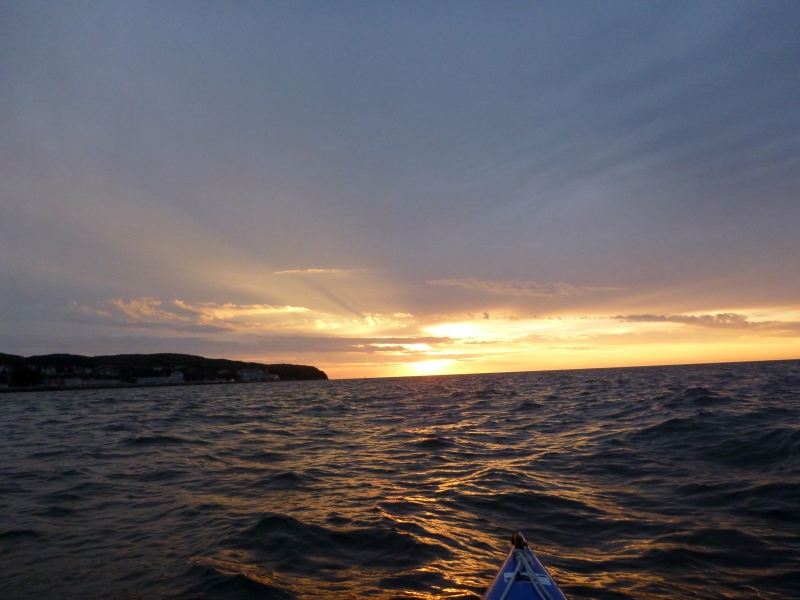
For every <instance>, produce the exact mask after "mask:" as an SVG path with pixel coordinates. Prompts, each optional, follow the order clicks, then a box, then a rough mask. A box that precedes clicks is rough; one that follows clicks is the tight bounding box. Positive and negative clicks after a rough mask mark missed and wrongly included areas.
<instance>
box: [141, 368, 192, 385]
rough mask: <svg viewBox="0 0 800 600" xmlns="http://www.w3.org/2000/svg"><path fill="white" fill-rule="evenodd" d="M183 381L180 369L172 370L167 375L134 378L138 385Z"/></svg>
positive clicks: (169, 383)
mask: <svg viewBox="0 0 800 600" xmlns="http://www.w3.org/2000/svg"><path fill="white" fill-rule="evenodd" d="M183 382H184V380H183V373H182V372H181V371H173V372H172V373H170V375H169V377H138V378H137V379H136V383H137V384H139V385H172V384H176V383H183Z"/></svg>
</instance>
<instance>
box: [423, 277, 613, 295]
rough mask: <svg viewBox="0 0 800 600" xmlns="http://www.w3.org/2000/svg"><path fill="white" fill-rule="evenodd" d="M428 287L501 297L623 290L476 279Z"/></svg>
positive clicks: (433, 282) (440, 282)
mask: <svg viewBox="0 0 800 600" xmlns="http://www.w3.org/2000/svg"><path fill="white" fill-rule="evenodd" d="M426 283H427V284H428V285H438V286H453V287H460V288H464V289H468V290H477V291H481V292H487V293H490V294H497V295H499V296H538V297H554V296H577V295H579V294H583V293H586V292H614V291H620V290H622V289H623V288H616V287H593V286H574V285H572V284H569V283H563V282H556V283H551V282H547V283H537V282H535V281H513V280H512V281H484V280H482V279H478V278H476V277H470V278H466V279H434V280H431V281H426Z"/></svg>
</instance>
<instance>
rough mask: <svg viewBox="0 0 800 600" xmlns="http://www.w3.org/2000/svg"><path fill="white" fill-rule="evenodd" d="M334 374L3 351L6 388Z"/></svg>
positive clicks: (217, 361) (193, 360)
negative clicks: (35, 354) (37, 354)
mask: <svg viewBox="0 0 800 600" xmlns="http://www.w3.org/2000/svg"><path fill="white" fill-rule="evenodd" d="M322 379H328V376H327V375H326V374H325V372H323V371H321V370H319V369H317V368H316V367H312V366H309V365H293V364H287V363H279V364H264V363H256V362H245V361H238V360H229V359H225V358H205V357H202V356H194V355H191V354H115V355H105V356H81V355H78V354H45V355H40V356H28V357H25V356H20V355H16V354H2V353H0V392H2V393H9V392H42V391H67V390H87V389H95V390H96V389H116V388H142V387H170V386H184V385H213V384H222V383H255V382H266V381H271V382H274V381H308V380H322Z"/></svg>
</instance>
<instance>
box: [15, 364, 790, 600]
mask: <svg viewBox="0 0 800 600" xmlns="http://www.w3.org/2000/svg"><path fill="white" fill-rule="evenodd" d="M515 530H522V531H523V532H524V533H525V534H526V537H527V538H528V540H529V541H530V542H531V545H532V546H533V547H534V549H535V550H536V551H537V553H538V554H539V556H540V558H541V559H542V561H543V562H544V563H545V565H547V566H548V567H549V568H550V570H551V572H552V573H553V575H554V576H555V577H556V579H557V580H558V581H559V582H560V583H561V585H562V587H563V588H564V591H565V592H566V593H567V595H568V596H570V597H571V598H576V599H577V598H619V599H623V598H678V597H680V598H755V597H760V598H776V599H777V598H800V361H792V362H773V363H749V364H730V365H710V366H709V365H706V366H689V367H660V368H642V369H606V370H592V371H562V372H550V373H514V374H502V375H475V376H450V377H425V378H407V379H383V380H363V381H360V380H358V381H329V382H304V383H281V384H251V385H228V386H205V387H180V388H159V389H129V390H94V391H70V392H54V393H30V394H6V395H2V396H0V597H2V598H9V599H12V598H26V599H27V598H37V599H44V598H225V599H235V598H310V597H317V596H320V597H326V598H351V597H367V598H370V597H371V598H415V597H416V598H456V597H466V598H475V597H479V596H480V595H481V594H482V592H483V591H484V589H485V587H486V585H487V584H488V583H489V581H490V580H491V578H492V577H493V575H494V573H495V572H496V569H497V568H498V566H499V565H500V563H501V562H502V560H503V558H504V556H505V554H506V552H507V547H508V544H507V538H508V536H509V534H510V533H511V532H512V531H515Z"/></svg>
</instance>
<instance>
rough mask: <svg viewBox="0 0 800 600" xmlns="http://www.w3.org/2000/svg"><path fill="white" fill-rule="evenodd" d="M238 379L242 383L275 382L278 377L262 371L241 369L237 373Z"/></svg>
mask: <svg viewBox="0 0 800 600" xmlns="http://www.w3.org/2000/svg"><path fill="white" fill-rule="evenodd" d="M237 373H238V375H239V379H241V380H242V381H277V380H278V376H277V375H273V374H271V373H269V372H267V371H265V370H264V369H241V370H239V371H237Z"/></svg>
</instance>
